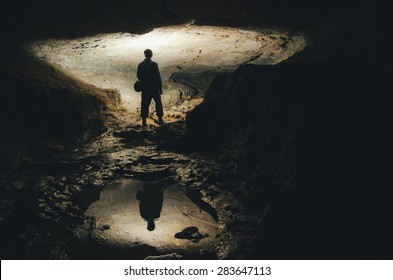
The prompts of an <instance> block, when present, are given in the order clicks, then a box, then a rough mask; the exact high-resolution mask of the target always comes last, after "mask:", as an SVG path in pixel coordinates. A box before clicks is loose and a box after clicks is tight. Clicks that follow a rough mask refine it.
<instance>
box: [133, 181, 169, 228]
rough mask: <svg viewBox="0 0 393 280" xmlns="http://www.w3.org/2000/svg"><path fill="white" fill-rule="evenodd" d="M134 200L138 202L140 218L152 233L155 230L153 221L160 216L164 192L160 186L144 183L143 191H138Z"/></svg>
mask: <svg viewBox="0 0 393 280" xmlns="http://www.w3.org/2000/svg"><path fill="white" fill-rule="evenodd" d="M136 199H137V200H139V212H140V214H141V217H142V218H143V219H144V220H145V221H147V229H148V230H149V231H153V230H154V229H155V228H156V225H155V224H154V220H156V219H158V218H159V217H160V214H161V209H162V202H163V200H164V191H163V189H162V188H161V187H160V186H155V185H154V184H153V183H144V184H143V191H138V192H137V194H136Z"/></svg>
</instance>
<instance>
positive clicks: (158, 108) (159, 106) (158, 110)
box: [153, 94, 164, 124]
mask: <svg viewBox="0 0 393 280" xmlns="http://www.w3.org/2000/svg"><path fill="white" fill-rule="evenodd" d="M153 98H154V102H155V103H156V114H157V117H158V123H159V124H163V123H164V121H163V119H162V116H163V115H164V110H163V109H162V102H161V95H159V94H155V95H154V97H153Z"/></svg>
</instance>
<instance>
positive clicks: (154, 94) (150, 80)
mask: <svg viewBox="0 0 393 280" xmlns="http://www.w3.org/2000/svg"><path fill="white" fill-rule="evenodd" d="M144 53H145V59H144V60H143V61H142V62H141V63H139V64H138V71H137V77H138V80H139V81H140V82H141V84H142V105H141V117H142V126H146V118H147V117H148V115H149V106H150V103H151V100H152V99H154V102H155V103H156V114H157V117H158V122H159V124H163V123H164V121H163V120H162V116H163V115H164V112H163V109H162V103H161V94H162V82H161V76H160V71H159V70H158V65H157V63H156V62H154V61H152V60H151V58H152V57H153V52H152V51H151V50H150V49H146V50H145V51H144Z"/></svg>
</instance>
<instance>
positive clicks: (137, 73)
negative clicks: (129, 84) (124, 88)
mask: <svg viewBox="0 0 393 280" xmlns="http://www.w3.org/2000/svg"><path fill="white" fill-rule="evenodd" d="M141 76H142V73H141V64H138V70H137V71H136V77H137V78H138V80H139V81H140V80H141Z"/></svg>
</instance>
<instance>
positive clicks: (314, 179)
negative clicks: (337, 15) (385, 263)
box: [187, 11, 393, 259]
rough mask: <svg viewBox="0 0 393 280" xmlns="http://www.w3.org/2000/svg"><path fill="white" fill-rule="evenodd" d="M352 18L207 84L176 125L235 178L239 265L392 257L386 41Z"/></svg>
mask: <svg viewBox="0 0 393 280" xmlns="http://www.w3.org/2000/svg"><path fill="white" fill-rule="evenodd" d="M357 12H358V11H357ZM363 12H364V11H363ZM362 15H363V16H361V17H358V13H356V15H354V14H349V15H348V16H350V17H351V21H347V22H346V23H343V22H340V23H339V24H340V25H338V26H335V27H334V28H333V29H334V30H333V29H332V28H331V27H330V26H329V27H328V26H325V28H327V29H329V30H331V32H330V33H329V34H328V35H327V36H325V37H323V36H322V37H323V39H321V40H319V41H315V42H314V44H311V45H310V46H309V47H308V48H306V49H305V50H304V51H303V52H302V53H300V54H298V55H296V56H295V57H292V58H291V59H289V60H288V61H286V62H284V63H281V64H278V65H276V66H252V65H244V66H241V67H239V68H238V69H237V70H236V71H235V72H234V73H231V74H227V75H222V76H219V77H217V78H216V79H215V81H214V82H213V83H212V86H211V87H210V89H209V91H208V93H207V95H206V98H205V100H204V102H203V103H202V104H200V105H199V106H198V107H196V108H195V109H194V111H192V112H191V113H190V114H189V115H188V116H187V128H188V132H189V135H190V136H191V137H192V138H193V139H195V143H197V144H200V145H201V147H204V148H205V147H208V148H209V150H210V151H213V152H215V153H216V154H218V156H219V157H220V158H221V159H223V160H224V161H226V160H229V159H231V160H235V162H237V163H238V167H239V169H241V170H242V171H243V172H244V173H245V174H247V175H246V177H247V180H246V182H245V184H244V185H243V186H239V188H244V194H238V195H239V196H241V197H242V199H243V200H244V202H245V203H246V205H248V208H249V210H250V211H251V212H253V213H256V214H257V215H259V223H258V225H257V226H255V232H256V235H255V236H254V238H253V240H252V241H250V243H249V248H251V249H250V250H249V256H250V257H251V258H269V259H271V258H284V259H292V258H297V259H298V258H306V259H314V258H351V259H357V258H391V257H392V249H393V242H391V240H390V238H389V236H390V235H391V234H393V227H392V213H393V209H392V206H391V201H390V197H391V196H392V194H393V190H392V189H391V187H390V185H391V184H390V183H391V178H390V175H389V171H388V170H390V168H391V166H392V165H391V164H390V163H389V161H390V160H389V158H390V155H391V154H392V153H391V152H392V148H391V146H390V144H389V143H390V142H391V140H392V139H391V137H390V131H392V124H391V121H390V120H392V119H393V114H392V110H391V107H392V105H393V99H392V96H391V92H392V89H393V86H392V83H391V81H390V80H389V78H388V76H389V75H388V74H387V73H390V71H389V70H388V69H387V68H386V62H387V61H391V60H390V59H391V55H390V54H389V52H388V51H387V49H388V46H389V45H390V46H391V41H390V39H389V37H386V35H387V34H389V27H388V26H386V25H383V24H382V25H381V21H380V20H379V19H377V18H378V16H377V14H370V13H367V17H364V13H363V14H362ZM366 18H367V20H365V19H366ZM370 20H371V22H372V24H370ZM362 27H363V28H362ZM321 31H322V29H321ZM354 40H355V41H354ZM376 41H379V42H380V43H382V41H383V43H382V44H381V45H378V46H375V45H374V43H375V42H376ZM389 182H390V183H389ZM237 193H239V192H237Z"/></svg>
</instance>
